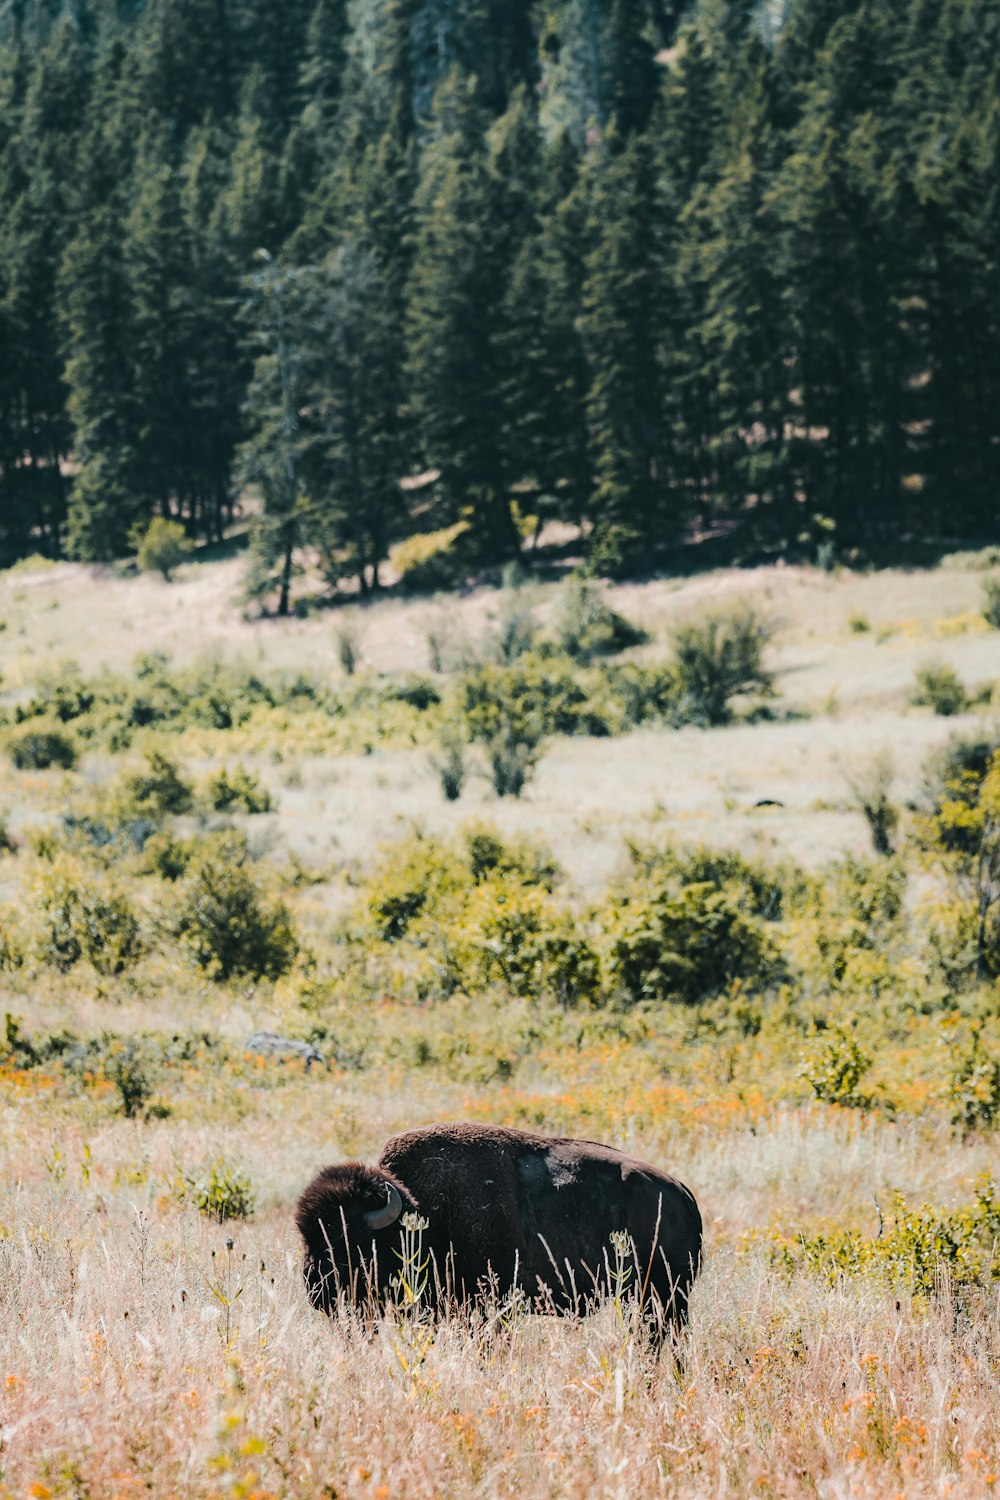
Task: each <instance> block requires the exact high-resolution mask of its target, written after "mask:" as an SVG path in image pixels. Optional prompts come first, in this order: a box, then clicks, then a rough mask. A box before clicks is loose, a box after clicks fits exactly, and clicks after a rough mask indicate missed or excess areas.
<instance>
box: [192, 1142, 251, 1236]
mask: <svg viewBox="0 0 1000 1500" xmlns="http://www.w3.org/2000/svg"><path fill="white" fill-rule="evenodd" d="M177 1196H178V1197H179V1198H180V1200H181V1202H182V1203H193V1204H194V1206H195V1208H196V1209H197V1210H198V1212H199V1213H200V1214H204V1215H205V1217H206V1219H214V1220H215V1221H216V1223H218V1224H224V1223H225V1222H226V1221H227V1219H252V1218H253V1215H254V1210H255V1209H256V1207H257V1201H256V1197H255V1194H254V1190H253V1184H252V1182H251V1181H250V1177H249V1175H248V1174H247V1172H246V1171H245V1170H244V1168H243V1167H241V1166H239V1165H237V1164H236V1163H235V1162H229V1161H226V1160H225V1158H224V1157H219V1159H218V1160H217V1161H214V1162H212V1163H211V1164H210V1165H209V1166H208V1167H206V1168H204V1169H203V1170H202V1171H200V1172H195V1173H192V1174H187V1173H184V1174H183V1175H182V1176H181V1179H180V1182H179V1184H178V1193H177Z"/></svg>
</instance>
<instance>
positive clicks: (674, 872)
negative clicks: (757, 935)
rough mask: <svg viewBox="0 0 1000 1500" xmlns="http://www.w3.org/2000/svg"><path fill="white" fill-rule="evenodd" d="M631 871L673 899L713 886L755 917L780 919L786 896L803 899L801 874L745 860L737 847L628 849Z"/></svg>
mask: <svg viewBox="0 0 1000 1500" xmlns="http://www.w3.org/2000/svg"><path fill="white" fill-rule="evenodd" d="M627 849H628V857H629V864H630V866H631V868H632V870H633V872H634V873H635V874H636V875H638V876H640V877H643V878H645V879H646V880H651V879H655V880H656V882H657V883H658V884H659V885H660V886H662V887H664V888H666V889H669V890H671V891H672V892H673V893H674V894H675V895H677V894H679V893H680V891H681V890H682V889H683V888H684V886H687V885H711V886H714V887H715V888H716V890H719V891H722V892H724V893H725V895H726V897H727V898H728V899H729V901H731V902H732V903H733V905H734V906H737V907H739V909H740V910H741V911H744V912H748V913H749V914H750V915H751V916H754V917H763V918H764V919H765V920H766V921H771V922H773V921H777V920H778V919H779V918H780V917H781V916H782V914H783V911H784V907H785V903H786V900H787V899H788V896H789V895H790V894H791V895H792V896H797V897H801V894H802V890H803V876H802V873H801V871H799V870H797V869H796V868H795V867H793V866H781V867H778V866H774V865H768V864H764V863H763V862H758V861H754V860H751V859H747V858H746V857H745V856H744V855H742V854H740V853H738V852H737V851H736V850H735V849H711V848H708V847H707V846H705V845H695V846H694V847H687V846H680V845H674V844H668V845H666V846H665V847H664V846H660V847H654V846H652V845H649V844H637V843H631V842H630V843H629V844H628V845H627Z"/></svg>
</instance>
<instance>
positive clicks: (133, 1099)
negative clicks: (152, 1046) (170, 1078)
mask: <svg viewBox="0 0 1000 1500" xmlns="http://www.w3.org/2000/svg"><path fill="white" fill-rule="evenodd" d="M104 1071H105V1073H106V1075H107V1077H108V1078H109V1079H110V1081H111V1082H112V1083H113V1084H114V1087H115V1092H116V1093H117V1095H118V1102H119V1104H120V1105H121V1111H122V1114H123V1115H124V1116H125V1118H126V1120H134V1119H136V1118H137V1116H139V1115H141V1114H142V1112H143V1110H144V1109H145V1107H146V1105H147V1104H148V1103H149V1100H150V1098H151V1097H152V1093H153V1079H152V1076H151V1074H150V1061H149V1057H148V1055H147V1053H146V1051H145V1050H144V1048H143V1047H142V1046H141V1045H140V1043H139V1042H137V1041H136V1040H135V1039H134V1038H129V1039H128V1040H127V1041H125V1042H120V1041H119V1042H117V1043H116V1044H115V1045H114V1046H113V1047H112V1048H111V1050H110V1052H109V1053H108V1054H107V1055H106V1057H105V1062H104Z"/></svg>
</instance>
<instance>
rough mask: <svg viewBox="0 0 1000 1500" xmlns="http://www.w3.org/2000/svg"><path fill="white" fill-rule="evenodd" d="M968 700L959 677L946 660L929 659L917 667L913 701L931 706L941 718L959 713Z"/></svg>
mask: <svg viewBox="0 0 1000 1500" xmlns="http://www.w3.org/2000/svg"><path fill="white" fill-rule="evenodd" d="M968 701H969V696H968V694H967V692H966V691H965V688H964V687H963V685H962V681H961V678H960V677H959V675H958V673H957V672H956V671H955V669H954V667H951V666H949V665H948V663H947V662H943V661H929V662H924V664H923V665H922V666H920V667H918V668H917V672H916V687H915V689H914V693H913V702H914V703H916V704H918V705H919V706H921V707H925V708H932V709H933V710H934V712H935V713H936V714H940V715H941V716H942V717H943V718H950V717H951V716H952V715H953V714H958V713H961V712H962V710H963V709H964V708H965V707H966V705H967V704H968Z"/></svg>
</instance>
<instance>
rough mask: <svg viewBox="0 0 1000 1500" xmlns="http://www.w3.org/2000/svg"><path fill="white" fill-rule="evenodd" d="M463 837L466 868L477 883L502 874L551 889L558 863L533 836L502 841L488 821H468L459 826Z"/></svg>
mask: <svg viewBox="0 0 1000 1500" xmlns="http://www.w3.org/2000/svg"><path fill="white" fill-rule="evenodd" d="M462 837H463V842H464V845H465V854H466V858H467V860H468V864H469V872H470V874H471V875H472V878H473V880H474V881H475V882H476V884H477V885H478V884H480V883H481V882H482V881H484V880H489V879H491V878H493V877H495V876H504V877H506V878H512V879H515V880H517V881H518V882H519V883H520V884H521V885H528V886H533V885H537V886H541V887H542V888H543V889H544V890H546V891H551V890H552V889H553V887H554V886H555V885H556V883H557V882H558V880H559V878H560V874H561V872H560V870H559V866H558V865H557V864H556V863H555V862H554V860H553V858H552V855H551V854H550V853H549V851H548V850H547V849H546V848H545V847H544V846H543V845H542V844H537V843H535V842H534V841H533V840H532V839H516V840H514V841H513V842H512V843H511V842H508V843H504V841H503V840H502V839H501V838H500V835H499V834H498V832H497V830H496V829H495V828H494V827H492V825H490V824H489V823H470V824H469V825H468V826H467V827H466V828H464V829H463V830H462Z"/></svg>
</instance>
